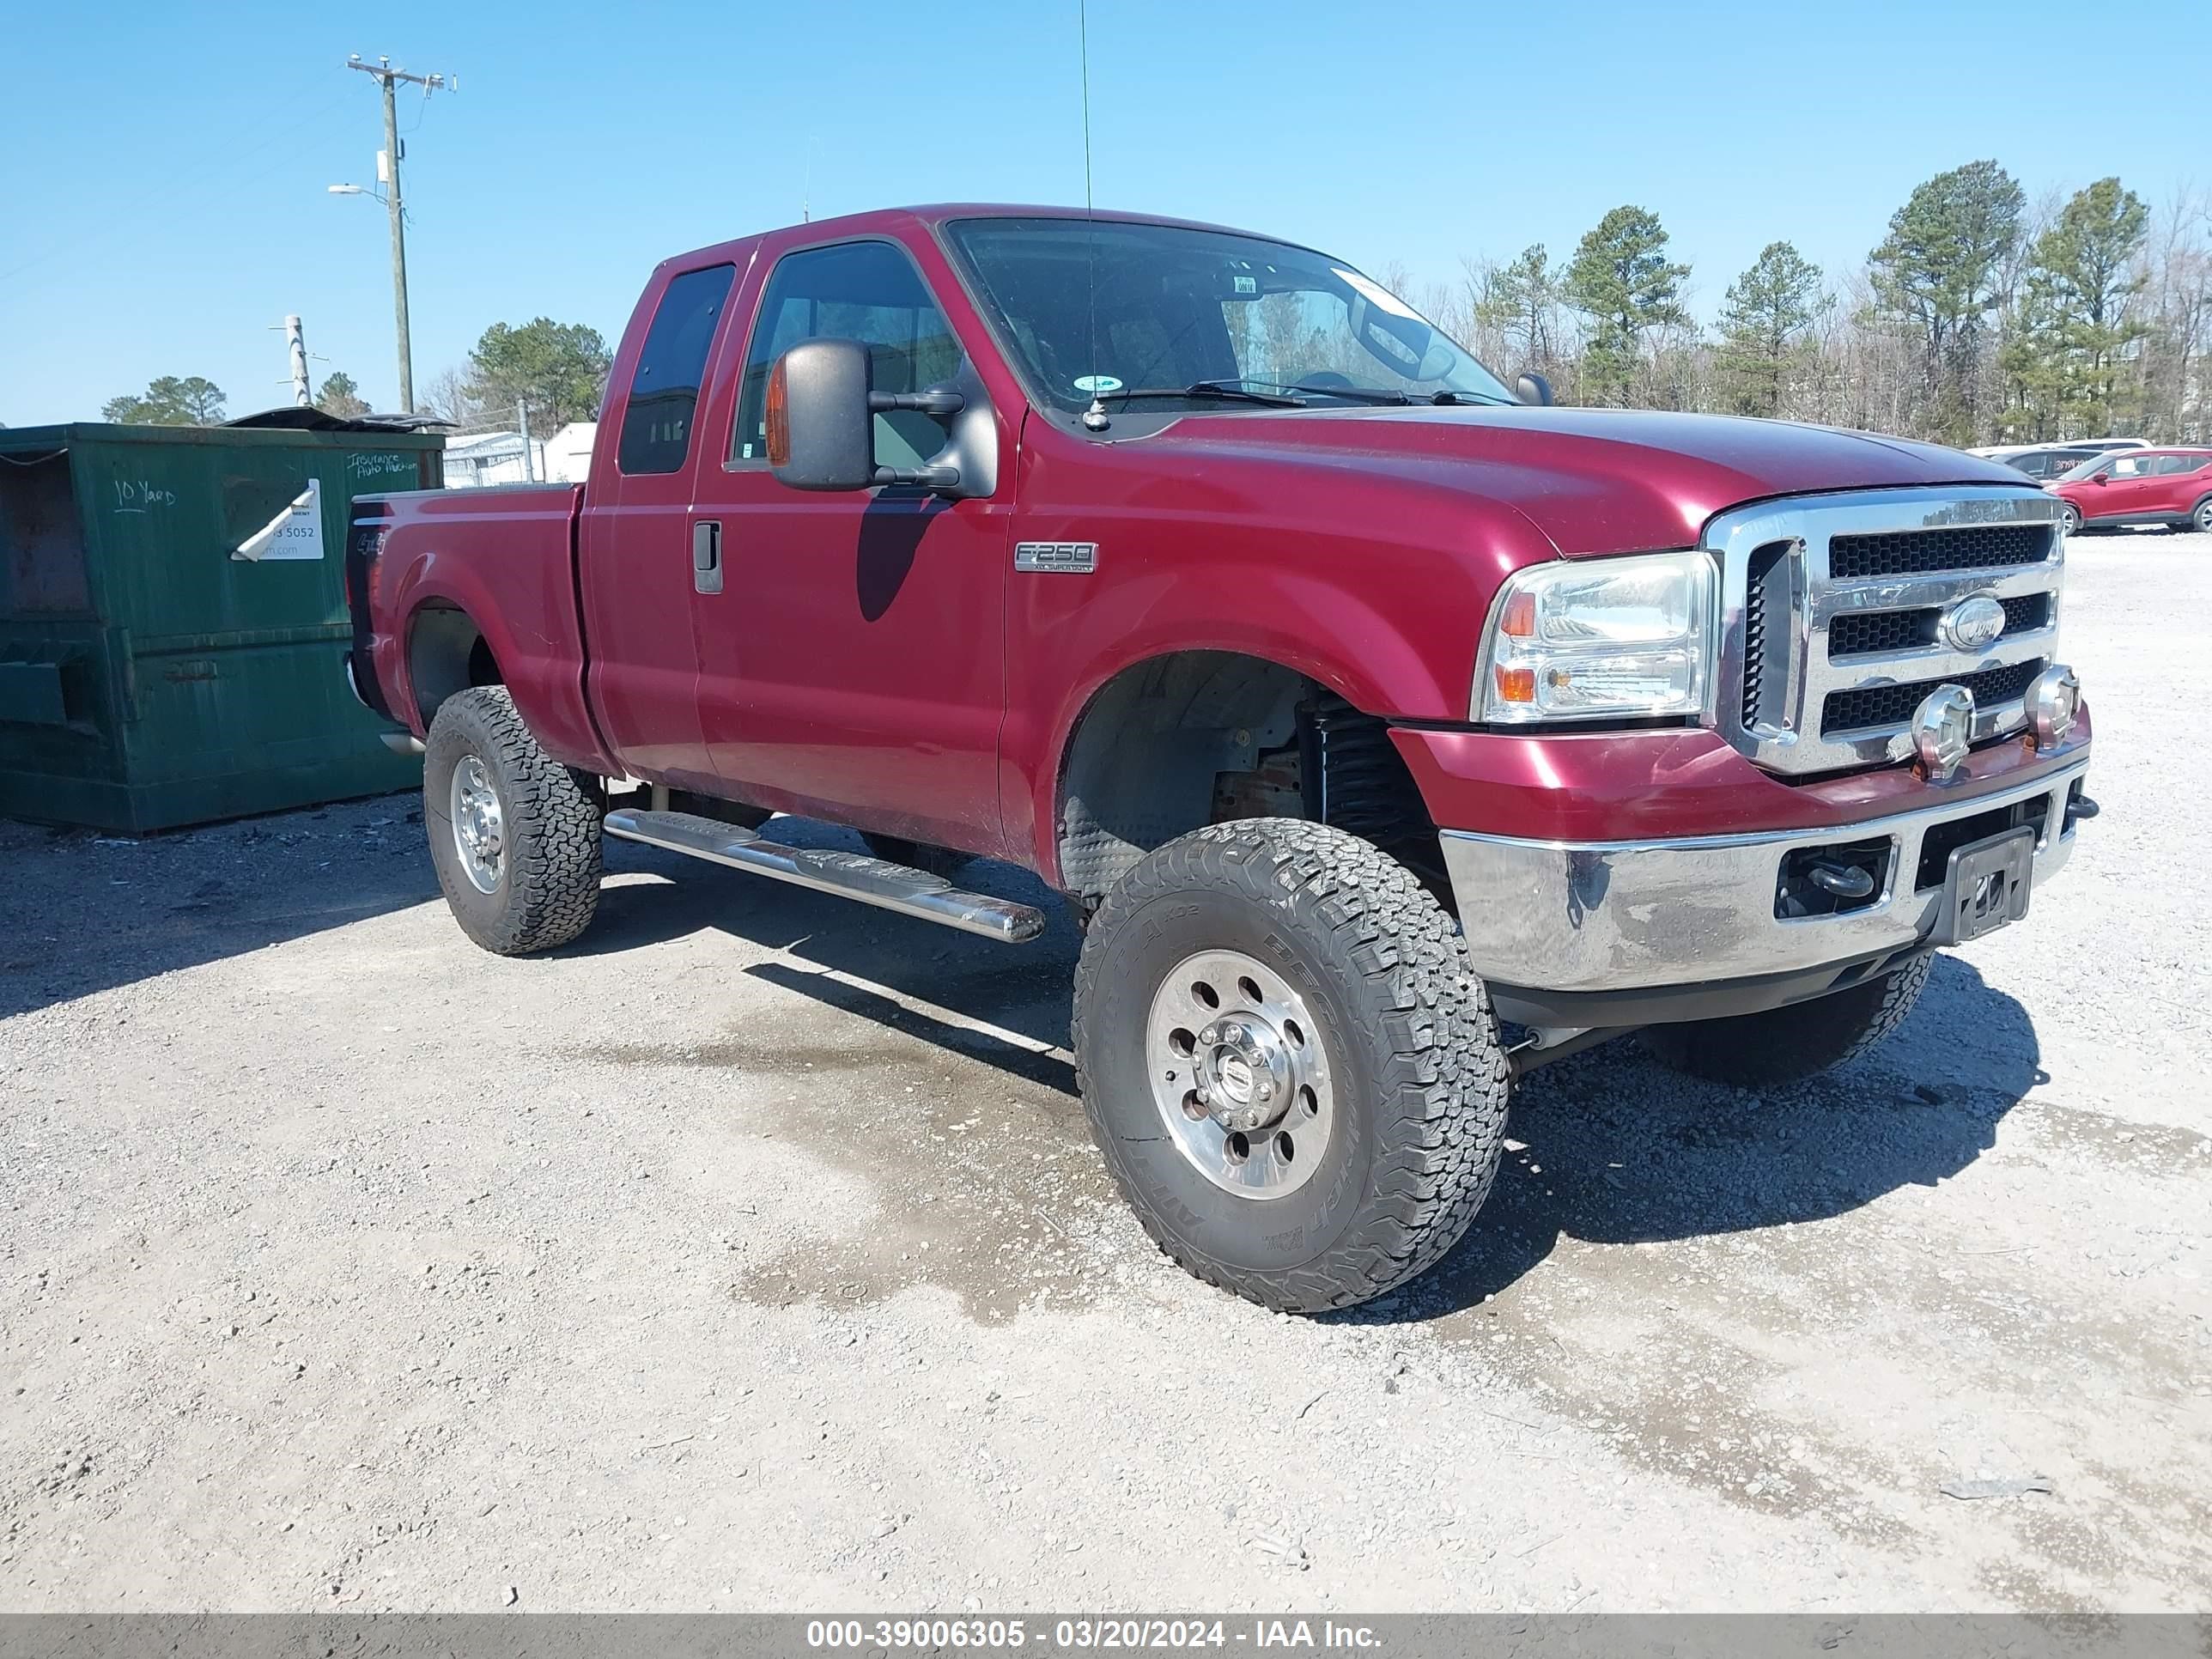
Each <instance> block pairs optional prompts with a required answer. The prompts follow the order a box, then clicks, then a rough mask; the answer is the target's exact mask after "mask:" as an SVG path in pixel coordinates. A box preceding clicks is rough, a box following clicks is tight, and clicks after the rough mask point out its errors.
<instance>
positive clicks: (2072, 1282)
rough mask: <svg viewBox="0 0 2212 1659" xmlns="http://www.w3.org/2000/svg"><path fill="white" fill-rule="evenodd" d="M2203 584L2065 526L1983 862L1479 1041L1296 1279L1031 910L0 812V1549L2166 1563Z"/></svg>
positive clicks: (213, 1591) (2154, 1573)
mask: <svg viewBox="0 0 2212 1659" xmlns="http://www.w3.org/2000/svg"><path fill="white" fill-rule="evenodd" d="M2206 617H2212V545H2208V538H2195V537H2191V538H2182V537H2174V536H2139V537H2129V538H2086V539H2083V540H2081V541H2077V542H2076V544H2075V547H2074V550H2073V575H2072V581H2071V587H2070V599H2069V618H2068V621H2067V623H2066V630H2067V653H2068V655H2069V658H2070V659H2072V660H2073V661H2074V662H2075V664H2076V665H2078V666H2080V667H2081V670H2082V671H2083V675H2084V678H2085V679H2086V680H2087V684H2088V686H2089V688H2090V691H2091V696H2092V698H2093V702H2094V706H2095V708H2096V712H2097V717H2098V728H2099V744H2100V749H2099V753H2100V761H2099V763H2098V764H2097V766H2096V768H2095V769H2093V772H2092V774H2091V787H2092V789H2093V793H2095V795H2096V796H2097V797H2098V799H2100V800H2101V801H2102V803H2103V805H2104V807H2105V816H2104V817H2102V818H2101V819H2100V821H2098V822H2097V823H2094V824H2093V825H2091V826H2088V827H2087V829H2084V830H2083V832H2082V835H2081V847H2080V850H2079V853H2078V854H2077V856H2076V858H2075V861H2074V864H2073V866H2072V867H2071V869H2070V870H2069V872H2067V874H2066V876H2065V877H2064V878H2063V880H2061V881H2059V882H2058V883H2057V884H2054V885H2052V886H2051V887H2050V888H2047V889H2046V890H2045V891H2044V893H2043V894H2042V895H2041V896H2039V897H2038V899H2037V901H2036V905H2035V912H2034V914H2033V915H2032V916H2031V917H2030V918H2029V921H2028V922H2027V925H2026V926H2024V927H2019V928H2015V929H2014V930H2011V931H2009V932H2008V933H2005V934H2002V935H2001V936H1999V937H1997V938H1996V939H1991V940H1988V941H1984V943H1983V944H1982V945H1980V946H1978V947H1976V948H1975V949H1974V950H1973V951H1972V952H1971V954H1970V955H1968V956H1967V957H1964V958H1947V959H1946V960H1944V961H1943V962H1942V963H1941V964H1940V965H1939V967H1938V969H1937V971H1936V977H1935V980H1934V981H1933V983H1932V985H1931V987H1930V989H1929V994H1928V996H1927V998H1926V999H1925V1000H1924V1001H1923V1003H1922V1005H1921V1006H1920V1009H1919V1011H1918V1012H1917V1013H1916V1014H1915V1015H1914V1016H1913V1018H1912V1019H1911V1022H1910V1024H1908V1025H1907V1027H1906V1028H1905V1030H1904V1031H1903V1033H1902V1034H1901V1035H1900V1036H1899V1037H1897V1038H1896V1039H1895V1040H1894V1041H1893V1042H1891V1043H1889V1044H1888V1045H1887V1047H1885V1048H1882V1049H1881V1050H1880V1051H1879V1052H1877V1053H1876V1054H1874V1055H1873V1056H1871V1057H1869V1059H1868V1060H1863V1061H1862V1062H1860V1063H1858V1064H1857V1065H1856V1066H1852V1067H1850V1068H1849V1069H1848V1070H1846V1071H1844V1072H1843V1073H1838V1074H1837V1075H1835V1076H1833V1077H1832V1078H1829V1079H1824V1080H1822V1081H1820V1082H1818V1083H1816V1084H1814V1085H1808V1086H1806V1087H1803V1088H1799V1089H1795V1090H1790V1091H1777V1092H1773V1093H1771V1094H1769V1095H1767V1096H1765V1097H1750V1096H1745V1095H1737V1094H1731V1093H1729V1092H1728V1091H1723V1090H1719V1089H1714V1088H1707V1087H1703V1086H1697V1085H1688V1084H1686V1083H1683V1082H1681V1081H1679V1080H1677V1079H1673V1078H1671V1077H1669V1076H1668V1075H1667V1074H1665V1073H1661V1072H1659V1071H1656V1070H1655V1069H1653V1068H1652V1067H1651V1066H1650V1065H1648V1064H1646V1063H1645V1062H1644V1061H1643V1060H1641V1059H1640V1058H1639V1056H1638V1054H1637V1052H1636V1050H1635V1049H1634V1048H1633V1046H1632V1045H1628V1044H1621V1045H1614V1046H1613V1047H1612V1048H1606V1049H1601V1050H1598V1051H1595V1052H1594V1053H1591V1054H1584V1055H1582V1056H1578V1057H1577V1058H1575V1059H1573V1060H1568V1061H1565V1062H1563V1063H1561V1064H1560V1065H1559V1066H1556V1067H1554V1068H1553V1069H1550V1070H1547V1071H1544V1072H1541V1073H1538V1074H1536V1075H1535V1076H1534V1078H1533V1079H1531V1080H1530V1081H1529V1083H1528V1085H1527V1086H1526V1087H1525V1089H1524V1091H1523V1092H1522V1095H1521V1097H1520V1098H1519V1100H1518V1102H1517V1103H1516V1108H1515V1121H1514V1126H1513V1128H1512V1131H1511V1133H1512V1134H1513V1136H1514V1139H1513V1141H1512V1143H1511V1145H1512V1149H1513V1150H1512V1151H1511V1152H1510V1153H1509V1156H1508V1160H1507V1164H1506V1167H1505V1169H1504V1172H1503V1173H1502V1175H1501V1176H1500V1180H1499V1184H1498V1191H1497V1194H1496V1195H1495V1196H1494V1197H1493V1198H1492V1200H1491V1201H1490V1205H1489V1207H1488V1208H1487V1209H1486V1211H1485V1212H1484V1213H1483V1215H1482V1216H1481V1218H1480V1219H1479V1220H1478V1222H1477V1223H1476V1227H1475V1231H1474V1233H1473V1234H1472V1235H1471V1236H1470V1237H1469V1238H1468V1241H1467V1243H1465V1244H1464V1245H1462V1248H1461V1249H1460V1250H1459V1251H1458V1253H1457V1254H1456V1255H1455V1256H1453V1257H1452V1258H1451V1259H1450V1261H1448V1262H1447V1263H1446V1264H1445V1266H1444V1267H1443V1269H1441V1270H1440V1271H1439V1272H1437V1273H1435V1274H1433V1275H1431V1277H1430V1278H1429V1279H1426V1280H1425V1281H1423V1282H1422V1283H1421V1284H1420V1285H1418V1286H1417V1287H1416V1288H1415V1289H1413V1290H1412V1291H1409V1292H1407V1293H1404V1294H1401V1295H1400V1296H1398V1297H1395V1298H1392V1299H1390V1300H1389V1301H1386V1302H1384V1303H1382V1304H1376V1305H1375V1306H1372V1307H1370V1308H1368V1309H1365V1310H1361V1311H1360V1312H1359V1313H1358V1315H1356V1316H1352V1317H1347V1318H1342V1319H1337V1320H1333V1321H1319V1322H1306V1321H1298V1320H1292V1319H1285V1318H1277V1317H1273V1316H1268V1315H1267V1314H1264V1313H1261V1312H1259V1311H1257V1310H1254V1309H1252V1308H1250V1307H1248V1306H1245V1305H1243V1304H1240V1303H1237V1302H1235V1301H1233V1300H1231V1299H1230V1298H1228V1297H1224V1296H1222V1295H1220V1294H1218V1293H1217V1292H1214V1291H1208V1290H1206V1289H1205V1288H1203V1287H1201V1286H1200V1285H1197V1284H1195V1283H1194V1282H1192V1281H1190V1280H1188V1279H1185V1278H1184V1277H1183V1276H1182V1274H1181V1273H1178V1272H1176V1270H1174V1269H1173V1268H1172V1267H1170V1266H1168V1265H1167V1264H1166V1263H1165V1262H1164V1261H1162V1260H1161V1259H1159V1258H1158V1256H1156V1255H1154V1254H1153V1252H1152V1249H1150V1247H1149V1246H1148V1245H1147V1244H1146V1243H1145V1241H1144V1239H1143V1237H1142V1236H1141V1235H1140V1234H1139V1231H1138V1230H1137V1227H1136V1226H1135V1225H1134V1224H1133V1222H1132V1221H1131V1220H1130V1218H1128V1217H1127V1214H1126V1213H1125V1212H1123V1210H1122V1209H1121V1206H1120V1205H1119V1203H1118V1202H1117V1201H1116V1200H1115V1197H1114V1195H1113V1194H1112V1193H1111V1192H1110V1191H1109V1188H1108V1187H1107V1184H1106V1182H1105V1181H1104V1179H1103V1176H1102V1174H1101V1172H1100V1170H1099V1166H1098V1163H1097V1158H1096V1156H1095V1155H1094V1153H1093V1152H1092V1149H1091V1146H1090V1144H1089V1142H1088V1139H1087V1138H1086V1136H1085V1133H1084V1129H1083V1125H1082V1121H1081V1112H1080V1109H1079V1105H1078V1103H1077V1102H1076V1100H1075V1098H1074V1097H1073V1083H1072V1079H1071V1077H1070V1073H1069V1068H1068V1066H1067V1064H1066V1058H1065V1055H1064V1054H1062V1053H1060V1052H1056V1051H1055V1048H1054V1045H1057V1044H1060V1043H1061V1042H1064V1041H1065V1038H1066V1023H1067V979H1068V971H1069V963H1070V962H1071V960H1072V958H1073V954H1074V950H1075V939H1074V937H1073V933H1072V932H1067V931H1056V932H1055V933H1054V934H1053V935H1051V936H1050V937H1049V938H1048V939H1047V940H1046V941H1045V942H1044V943H1042V945H1035V946H1031V947H1030V948H1029V949H1028V950H1027V951H1020V952H1018V951H1006V950H1003V949H1000V948H999V947H995V946H993V945H987V944H983V943H981V942H980V941H972V940H969V939H964V938H963V937H961V936H958V935H955V934H951V933H946V932H943V931H940V930H936V929H933V928H930V927H927V926H924V925H922V924H919V923H908V922H905V921H902V920H899V919H897V918H893V917H889V916H886V915H882V914H881V913H878V912H873V911H867V910H863V909H860V908H852V907H848V906H845V905H843V904H842V903H841V902H838V901H836V900H832V899H828V898H817V897H815V896H810V895H807V894H804V893H800V892H798V891H795V890H789V889H785V888H780V887H777V886H775V885H773V884H768V883H764V882H757V881H749V880H747V879H745V878H743V877H740V876H737V875H735V874H732V873H727V872H710V871H707V870H704V869H702V868H697V867H691V866H683V865H682V861H681V860H676V859H673V858H664V857H661V856H659V855H656V854H650V853H647V852H645V851H643V850H642V849H639V848H623V847H617V848H613V849H612V850H611V864H612V866H613V868H614V871H615V873H614V874H613V875H612V876H611V880H610V884H609V889H608V891H607V892H606V894H605V902H604V904H603V906H602V908H601V910H600V921H599V925H598V927H596V928H595V930H594V931H593V932H592V933H591V934H590V935H588V936H587V937H586V939H585V940H584V941H582V943H581V944H580V945H579V946H577V947H575V948H573V949H571V950H569V951H565V952H562V953H561V954H560V955H558V956H556V957H550V958H546V959H541V960H534V961H528V962H507V961H501V960H498V959H495V958H494V957H489V956H486V955H483V954H481V953H480V952H478V951H476V950H475V949H473V948H472V947H471V946H470V945H468V944H467V943H466V942H465V940H464V939H463V938H462V937H461V935H460V933H459V932H458V931H457V930H456V928H455V927H453V924H452V922H451V921H449V920H448V918H447V914H446V911H445V908H444V907H443V905H442V903H441V902H438V901H437V898H436V891H435V885H434V884H433V882H432V878H431V876H430V872H429V866H428V860H427V858H426V856H425V854H424V852H423V848H422V827H421V823H420V820H419V816H418V814H417V813H416V810H415V808H416V803H415V802H414V801H413V800H412V799H407V798H393V799H385V800H379V801H372V802H368V803H362V804H356V805H349V806H344V807H341V808H334V809H332V810H331V811H326V812H304V813H297V814H293V815H289V816H287V817H274V818H268V819H263V820H259V821H256V822H253V823H240V824H232V825H228V826H224V827H220V828H216V829H209V830H205V831H203V832H199V833H195V834H190V835H182V836H165V837H161V838H158V839H155V840H151V841H147V842H113V841H106V840H99V839H94V838H93V837H90V836H83V835H80V834H64V835H55V834H52V833H50V832H47V831H46V830H42V829H31V828H27V827H24V826H18V825H9V826H0V860H4V868H5V872H6V874H5V878H4V887H0V1014H4V1015H5V1016H6V1018H4V1021H0V1098H4V1100H5V1102H6V1113H5V1118H4V1130H5V1135H6V1139H5V1143H4V1151H0V1197H4V1202H5V1206H6V1208H5V1218H4V1227H3V1228H0V1400H4V1401H5V1407H6V1408H5V1410H4V1412H0V1606H4V1607H9V1608H13V1609H48V1608H130V1609H143V1608H197V1607H225V1608H290V1609H313V1608H325V1607H345V1608H354V1609H358V1610H362V1611H367V1610H370V1609H374V1608H386V1607H395V1608H410V1609H411V1608H438V1609H457V1610H476V1609H489V1608H495V1607H502V1606H505V1605H507V1604H509V1602H510V1601H512V1602H513V1604H514V1605H516V1606H518V1607H522V1608H526V1609H531V1608H535V1609H546V1608H556V1607H559V1608H656V1609H678V1608H683V1609H692V1608H708V1607H744V1608H760V1609H766V1608H787V1607H789V1608H802V1607H804V1608H824V1607H839V1608H844V1607H883V1608H886V1609H895V1610H899V1611H919V1610H921V1609H924V1608H936V1609H940V1610H957V1609H959V1608H961V1607H988V1608H990V1609H993V1610H1000V1609H1012V1608H1016V1607H1063V1608H1064V1607H1084V1608H1091V1609H1126V1608H1129V1607H1171V1606H1182V1607H1213V1608H1237V1607H1263V1608H1266V1607H1298V1608H1302V1609H1305V1608H1327V1607H1357V1608H1366V1609H1383V1608H1397V1607H1421V1608H1435V1609H1446V1608H1501V1607H1502V1608H1529V1609H1565V1608H1577V1609H1580V1610H1583V1611H1586V1612H1595V1611H1600V1610H1607V1609H1620V1608H1662V1607H1677V1608H1679V1607H1698V1608H1709V1609H1711V1608H1738V1607H1759V1608H1769V1609H1783V1608H1791V1609H1823V1608H1826V1609H1835V1610H1853V1611H1863V1610H1872V1609H1882V1608H1897V1609H1905V1608H1911V1609H1941V1608H1956V1607H1973V1608H2037V1609H2049V1608H2142V1609H2148V1608H2177V1609H2201V1608H2204V1607H2207V1606H2208V1605H2212V1331H2208V1330H2207V1328H2206V1318H2207V1313H2208V1310H2212V1284H2208V1277H2207V1274H2208V1269H2212V1250H2208V1249H2206V1246H2205V1235H2206V1231H2207V1223H2208V1221H2212V1090H2209V1089H2208V1088H2207V1087H2206V1083H2205V1077H2206V1073H2207V1071H2208V1069H2212V1031H2209V1030H2208V1015H2207V1012H2206V1009H2207V1006H2208V999H2209V998H2212V972H2208V968H2207V964H2206V949H2205V946H2206V942H2207V940H2208V939H2212V902H2208V899H2207V896H2206V885H2205V883H2204V882H2203V879H2202V872H2201V851H2200V848H2201V842H2202V836H2203V821H2204V817H2205V812H2204V808H2205V804H2206V799H2207V793H2208V792H2207V790H2206V787H2205V784H2204V780H2203V772H2202V765H2201V761H2200V759H2199V758H2198V757H2201V755H2202V752H2203V749H2202V744H2199V743H2195V742H2186V741H2185V742H2183V743H2181V744H2178V745H2177V744H2176V741H2175V738H2174V737H2173V735H2172V730H2173V727H2174V726H2175V724H2176V715H2177V713H2179V714H2182V715H2183V716H2184V717H2185V718H2186V719H2189V720H2195V718H2196V708H2195V703H2196V701H2197V700H2196V699H2194V698H2191V699H2188V700H2187V701H2186V702H2182V703H2179V705H2178V704H2177V700H2176V696H2175V694H2176V691H2177V690H2179V689H2180V688H2185V687H2189V686H2194V685H2196V684H2199V683H2200V682H2201V681H2202V680H2203V676H2204V671H2205V659H2206V658H2205V653H2206V641H2207V635H2206V627H2207V623H2206V621H2205V619H2206ZM823 833H827V832H823ZM989 879H990V880H991V881H993V882H994V883H997V884H1002V885H1003V888H1004V890H1008V891H1017V890H1022V889H1023V888H1024V885H1025V878H1021V877H1019V876H1018V875H1017V874H1016V873H1014V872H1011V871H1004V870H994V871H993V872H992V874H991V877H990V878H989ZM2035 1476H2039V1477H2043V1479H2044V1480H2045V1482H2047V1484H2048V1486H2050V1488H2051V1490H2050V1491H2049V1492H2029V1493H2027V1494H2024V1495H2018V1496H2011V1497H1997V1498H1984V1499H1961V1498H1952V1497H1947V1496H1945V1495H1944V1493H1943V1492H1942V1487H1943V1486H1945V1485H1946V1484H1947V1483H1956V1482H1959V1481H1962V1480H1982V1479H2013V1478H2024V1477H2035Z"/></svg>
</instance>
